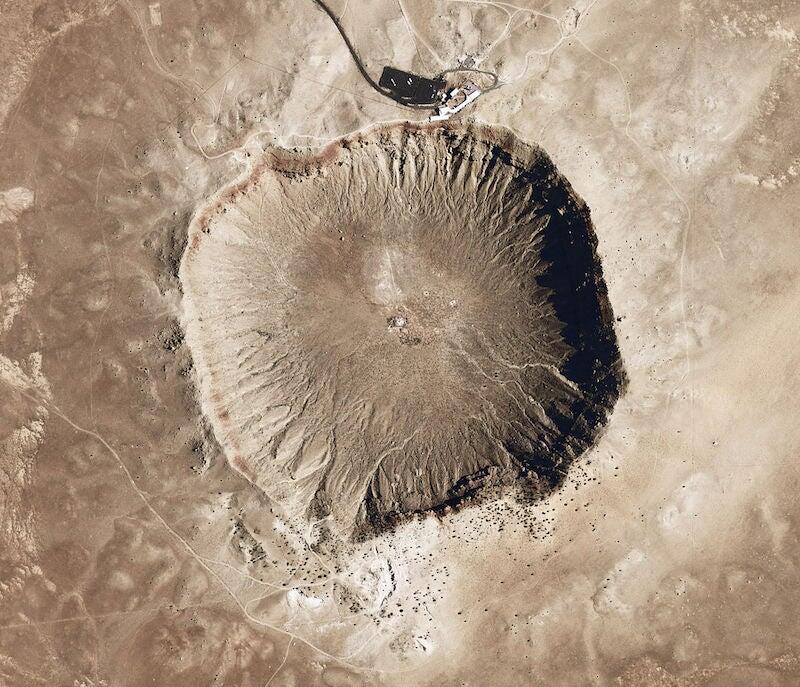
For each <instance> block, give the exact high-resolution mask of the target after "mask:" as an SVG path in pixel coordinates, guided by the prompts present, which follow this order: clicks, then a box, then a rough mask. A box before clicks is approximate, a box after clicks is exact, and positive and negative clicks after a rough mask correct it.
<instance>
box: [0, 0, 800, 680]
mask: <svg viewBox="0 0 800 687" xmlns="http://www.w3.org/2000/svg"><path fill="white" fill-rule="evenodd" d="M74 4H75V3H61V2H56V1H53V2H46V3H41V4H37V3H35V2H34V3H30V5H31V6H30V7H29V6H28V4H25V3H19V6H13V7H11V9H10V10H9V11H8V12H5V11H4V13H3V20H2V24H0V30H2V33H3V37H4V39H6V38H7V39H8V42H7V43H5V42H4V44H3V46H2V48H0V69H2V73H3V78H4V82H5V83H8V84H9V88H8V89H7V90H6V91H5V92H4V94H3V101H2V103H0V105H1V107H0V117H2V123H1V124H0V239H2V240H1V241H0V304H1V305H0V388H2V395H0V466H2V471H1V472H0V487H1V490H0V522H1V523H2V527H0V616H2V617H0V683H2V684H8V685H14V686H16V685H19V686H23V685H24V686H28V685H39V684H41V685H70V686H74V685H80V686H82V687H97V686H100V685H108V686H111V685H113V686H115V687H116V686H117V685H145V684H147V685H152V684H158V685H161V684H163V685H182V684H187V685H189V684H191V685H257V686H259V687H267V686H268V685H270V686H272V687H277V686H279V685H283V686H289V685H296V686H298V687H300V686H303V687H305V686H306V685H309V686H310V685H327V686H328V687H335V686H338V685H420V686H425V685H434V684H436V685H447V686H448V687H449V686H450V685H454V686H455V685H464V686H466V685H471V686H476V687H477V686H484V685H491V686H495V685H496V686H498V687H501V686H502V687H505V686H506V685H521V684H523V685H543V686H552V685H558V686H560V685H565V686H566V685H632V686H650V685H669V686H672V685H692V686H694V685H714V686H720V687H722V686H728V685H737V686H738V685H741V686H751V685H757V686H760V685H766V686H770V687H771V686H773V685H775V686H778V685H785V686H789V685H796V684H798V683H799V682H800V663H799V662H798V661H799V657H800V653H799V652H800V647H798V638H799V637H800V627H798V620H797V617H798V614H797V610H798V607H799V606H800V598H798V589H797V579H798V564H800V560H798V558H799V557H800V554H798V541H797V538H798V534H797V532H798V530H797V527H798V518H799V517H800V507H798V505H797V500H796V498H795V493H796V491H797V487H798V484H797V481H798V468H797V463H796V454H797V450H798V445H799V444H800V430H798V426H797V422H796V417H797V414H798V410H800V408H798V401H797V399H796V394H795V388H796V387H797V385H798V384H800V365H799V364H798V363H799V362H800V361H799V360H798V352H797V346H796V345H795V342H796V340H797V338H798V334H800V331H799V330H800V320H798V318H797V315H796V313H797V310H798V303H799V302H800V279H799V278H798V277H799V272H798V261H797V250H798V248H800V238H799V236H800V235H799V234H798V232H797V220H796V206H797V201H796V197H797V183H798V182H797V176H798V172H800V166H799V165H800V142H798V140H797V138H796V136H795V131H796V128H797V115H796V112H797V111H798V105H799V104H800V100H799V99H800V87H798V83H799V82H798V71H799V68H800V47H799V46H800V44H799V43H798V37H797V35H796V31H797V30H798V21H799V20H800V7H798V6H797V4H796V3H792V2H784V3H776V4H770V5H767V4H766V3H761V2H744V1H742V2H732V3H724V2H712V3H705V2H699V1H698V2H692V1H689V0H687V1H686V2H680V3H664V2H650V3H647V2H635V3H630V2H621V1H613V0H610V1H604V0H596V1H595V2H592V3H581V4H579V5H577V6H576V7H574V8H570V7H569V6H568V5H567V4H566V3H560V2H552V3H548V4H534V3H530V4H523V3H522V0H520V4H519V5H513V4H509V3H504V2H479V1H475V2H473V1H461V0H435V1H431V0H425V1H423V0H402V1H401V2H389V1H388V0H369V1H364V2H356V0H349V1H348V0H338V2H337V3H336V8H337V9H338V11H339V12H340V14H341V16H342V18H343V19H342V21H343V24H344V25H345V26H346V27H347V29H348V30H349V31H350V32H351V36H352V40H353V42H354V44H355V45H357V46H358V49H359V50H360V52H361V54H362V56H363V58H364V61H365V63H366V65H367V67H368V68H370V69H371V70H372V72H373V73H378V72H379V70H380V68H381V66H382V65H384V64H387V63H392V64H395V65H396V66H400V67H404V68H408V69H414V70H418V71H419V72H421V73H425V74H431V73H433V72H436V71H439V70H441V69H445V68H448V67H453V66H456V64H457V63H458V61H459V60H461V59H463V58H464V57H465V56H471V57H472V58H473V59H474V60H475V62H476V65H477V66H478V67H480V68H482V69H487V70H491V71H495V72H497V73H498V75H499V77H500V80H501V82H502V83H503V85H502V87H500V88H498V89H496V90H494V91H492V92H491V93H488V94H486V95H485V96H484V97H482V98H480V99H479V100H478V101H477V103H476V104H475V106H474V107H472V108H471V109H469V110H467V111H465V113H464V116H468V117H471V118H474V119H475V120H476V121H479V122H485V123H488V124H501V125H504V126H507V127H510V128H512V129H513V130H514V131H515V132H516V133H517V135H518V136H520V137H521V138H523V139H525V140H529V141H531V142H533V143H536V144H538V145H540V146H542V147H543V148H544V150H546V151H547V153H548V154H549V155H550V156H551V158H552V159H553V160H554V162H555V164H556V165H557V167H558V169H559V170H560V172H561V173H563V174H564V176H565V177H566V178H567V179H568V180H569V181H570V183H571V184H572V185H573V187H574V189H575V190H576V192H577V193H578V194H579V195H580V196H581V197H582V198H583V200H585V201H586V203H587V204H588V206H589V208H590V209H591V211H592V218H593V221H594V225H595V229H596V232H597V235H598V240H599V253H600V256H601V258H602V261H603V272H604V277H605V281H606V283H607V285H608V290H609V297H610V301H611V303H612V305H613V308H614V313H615V315H616V317H617V321H616V326H617V335H618V338H619V342H620V349H621V353H622V358H623V361H624V363H625V366H626V371H627V373H628V377H629V386H628V389H627V392H626V394H625V395H624V396H623V397H622V398H621V399H620V401H619V402H618V404H617V406H616V409H615V411H614V414H613V416H612V417H611V420H610V422H609V423H608V425H607V428H606V432H605V434H604V435H603V437H602V439H601V440H600V441H599V443H598V444H597V445H596V446H595V448H594V449H593V450H592V451H591V452H590V453H589V454H587V455H586V456H584V459H583V463H582V465H581V467H580V469H577V470H575V471H574V474H573V477H572V479H571V480H570V481H569V482H568V484H567V485H566V486H565V487H564V489H563V490H562V491H560V492H559V493H558V494H556V495H554V496H553V497H551V498H550V499H548V500H547V501H545V502H542V503H539V504H536V505H534V506H524V507H523V506H520V505H519V504H516V503H514V502H513V501H496V502H493V503H489V504H486V505H484V506H481V507H480V508H471V509H466V510H464V511H462V512H460V513H458V514H455V515H453V516H450V517H447V518H445V519H443V520H434V519H427V520H424V521H420V522H417V523H411V524H409V525H407V526H405V527H403V528H401V529H399V530H398V531H397V532H396V533H394V534H392V535H391V536H387V537H385V538H381V539H379V540H376V541H373V542H370V543H368V544H364V545H359V546H355V545H347V546H345V545H343V544H340V543H337V542H335V541H327V540H325V539H323V538H321V537H320V533H319V528H317V527H315V525H313V524H312V525H310V526H309V527H308V528H307V529H300V528H298V527H297V526H296V524H293V523H289V522H287V521H286V520H285V519H284V518H283V517H282V514H281V512H280V511H279V509H276V508H275V507H274V504H272V503H271V502H270V501H269V500H268V499H267V498H266V497H265V496H264V495H263V494H262V493H261V492H259V490H258V489H256V488H254V487H253V485H251V484H250V483H248V482H247V481H246V480H245V479H243V478H242V477H241V476H240V475H239V474H237V473H236V472H235V471H233V470H231V469H230V467H229V466H228V463H227V461H226V460H225V457H224V456H223V455H221V453H220V449H219V447H218V444H217V443H216V440H215V438H214V436H213V432H212V431H211V428H210V427H209V424H208V422H207V421H206V420H205V419H204V418H203V415H202V413H201V411H200V409H199V407H198V405H197V402H196V393H195V389H196V386H197V383H198V381H197V379H196V371H195V369H194V367H193V364H192V358H191V354H190V351H189V350H188V348H187V346H186V345H185V342H184V340H183V335H182V331H181V329H180V326H179V323H180V321H181V317H182V315H183V309H182V293H181V287H180V282H179V279H178V264H179V262H180V259H181V255H182V253H183V249H184V247H185V241H186V230H187V227H188V225H189V222H190V220H191V218H192V216H193V214H194V211H195V208H197V207H199V206H200V205H201V204H203V203H204V202H205V201H206V200H207V199H208V198H209V197H210V196H211V195H212V194H213V193H214V192H215V191H216V190H218V189H219V188H220V187H222V186H223V185H225V184H227V183H229V182H230V181H231V180H233V179H235V178H236V177H237V176H239V175H241V174H243V173H246V171H247V169H248V165H250V164H251V163H252V161H253V160H254V159H257V157H258V155H259V154H260V153H262V152H263V148H264V147H267V146H270V145H281V146H285V147H297V146H302V145H320V144H323V143H324V142H327V141H329V140H331V139H332V138H335V137H337V136H340V135H343V134H346V133H348V132H351V131H355V130H358V129H361V128H363V127H366V126H369V125H372V124H375V123H377V122H388V121H395V120H398V119H407V118H410V119H419V118H423V117H424V116H425V113H424V112H416V111H407V110H404V109H403V108H401V107H400V106H398V105H396V104H395V103H393V102H391V101H388V100H386V99H383V98H382V97H381V96H380V95H379V94H378V93H376V92H374V91H372V90H370V89H369V88H368V87H367V86H366V84H365V83H364V82H363V79H361V77H360V76H359V74H358V72H357V71H356V70H355V68H354V67H353V64H352V61H351V58H350V55H349V53H348V52H347V50H346V48H345V47H344V45H343V43H342V41H341V38H340V37H339V35H338V34H337V33H336V31H335V30H334V29H333V27H332V26H331V25H330V22H329V21H328V20H327V18H326V17H325V15H323V14H322V13H321V12H320V11H319V10H317V9H316V8H315V7H314V5H313V3H312V2H301V0H291V1H289V0H287V1H285V2H279V1H278V0H274V1H270V2H243V3H240V4H237V6H235V7H234V6H232V4H231V3H223V2H202V3H201V2H197V3H193V2H187V1H185V0H175V1H173V2H166V1H165V2H161V3H143V2H135V1H133V0H121V1H120V2H109V3H91V4H89V3H82V4H79V5H78V6H74V7H73V6H72V5H74ZM332 4H333V3H332Z"/></svg>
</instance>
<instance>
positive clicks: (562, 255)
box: [180, 123, 624, 536]
mask: <svg viewBox="0 0 800 687" xmlns="http://www.w3.org/2000/svg"><path fill="white" fill-rule="evenodd" d="M595 248H596V239H595V236H594V232H593V228H592V225H591V222H590V218H589V212H588V210H587V208H586V206H585V204H584V203H583V202H582V201H581V200H580V199H579V198H578V197H577V196H576V195H575V193H574V192H573V191H572V190H571V188H570V186H569V184H568V183H567V182H566V180H565V179H564V178H563V177H562V176H561V175H560V174H559V173H558V172H557V170H556V169H555V167H554V165H553V163H552V162H551V161H550V159H549V158H548V157H547V156H546V155H545V154H544V153H543V152H542V151H541V150H540V149H538V148H536V147H533V146H531V145H528V144H525V143H523V142H521V141H520V140H519V139H517V138H516V137H515V136H514V135H513V134H511V133H510V132H509V131H507V130H505V129H497V128H493V127H485V126H470V125H459V124H448V125H446V126H440V125H436V126H434V125H427V124H424V125H412V124H408V123H403V124H395V125H388V126H381V127H375V128H371V129H368V130H365V131H362V132H359V133H356V134H353V135H350V136H347V137H345V138H344V139H341V140H338V141H336V142H334V143H331V144H329V145H327V146H326V147H325V148H323V149H320V150H311V151H308V150H306V151H301V152H296V151H295V152H291V151H285V150H277V151H276V150H271V151H268V152H266V153H264V158H263V159H262V160H261V161H259V162H258V163H257V164H256V165H255V166H254V169H253V170H252V172H251V173H250V174H249V175H248V176H247V178H244V179H241V180H239V181H237V182H236V183H234V184H232V185H231V186H229V187H227V188H225V189H223V190H222V191H220V193H219V194H218V195H217V196H216V197H214V198H213V199H212V200H211V201H210V202H209V204H208V205H207V206H206V207H204V208H202V209H201V210H200V211H199V212H198V214H197V216H196V217H195V218H194V220H193V221H192V223H191V226H190V228H189V240H188V243H187V248H186V252H185V253H184V256H183V261H182V265H181V271H180V275H181V280H182V283H183V288H184V294H185V298H184V304H185V321H184V327H185V330H186V337H187V341H188V343H189V346H190V348H191V351H192V355H193V357H194V359H195V364H196V369H197V375H198V379H199V383H200V395H201V401H202V404H203V408H204V411H205V412H206V413H207V414H208V415H209V417H210V419H211V422H212V424H213V427H214V430H215V433H216V435H217V438H218V439H219V441H220V443H221V444H222V446H223V448H224V450H225V453H226V455H227V457H228V460H229V461H230V462H231V464H232V465H233V466H234V467H235V468H236V469H237V470H239V471H240V472H241V473H243V474H244V475H245V476H246V477H247V478H248V479H250V480H251V481H252V482H253V483H255V484H256V485H257V486H258V487H260V488H261V489H263V490H264V491H265V492H266V493H267V494H268V495H269V496H270V497H272V498H273V499H276V500H277V501H278V502H279V503H280V504H281V505H282V506H284V507H285V508H287V509H288V510H289V512H290V513H292V514H294V515H298V516H304V515H306V516H312V515H313V517H315V518H319V517H323V516H325V515H330V516H331V517H330V521H331V523H332V524H333V527H334V529H335V530H336V531H337V532H339V533H340V534H341V535H344V536H348V535H353V534H354V533H357V534H365V533H372V532H376V531H380V530H382V529H384V528H386V527H388V526H391V525H392V524H393V523H394V522H395V521H396V520H397V519H398V518H400V517H402V516H403V515H406V514H409V513H413V512H418V511H425V510H431V509H441V508H443V507H446V506H448V505H454V504H457V503H459V502H461V501H463V500H464V499H466V498H469V497H471V496H472V495H474V494H476V493H479V492H483V493H485V492H486V490H490V489H492V488H502V487H504V486H512V485H515V486H522V487H523V488H524V489H527V490H529V491H531V492H533V493H534V494H537V493H545V492H547V491H548V490H550V489H552V488H554V486H555V485H557V484H558V483H559V482H560V481H561V480H562V479H563V476H564V474H565V472H566V469H567V468H568V466H569V464H570V463H571V462H572V461H574V460H575V458H576V457H578V456H579V455H580V454H581V453H582V452H584V451H585V450H586V448H587V447H588V446H590V444H591V442H592V441H593V440H594V438H595V437H596V435H597V432H598V430H599V428H600V426H601V425H602V424H603V423H604V422H605V420H606V418H607V416H608V413H609V412H610V410H611V408H612V407H613V405H614V403H615V402H616V400H617V398H618V396H619V394H620V391H621V389H622V386H623V383H624V373H623V370H622V365H621V362H620V358H619V351H618V349H617V345H616V338H615V334H614V329H613V317H612V312H611V308H610V306H609V303H608V299H607V293H606V288H605V285H604V283H603V279H602V275H601V269H600V262H599V259H598V257H597V255H596V251H595Z"/></svg>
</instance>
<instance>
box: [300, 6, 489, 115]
mask: <svg viewBox="0 0 800 687" xmlns="http://www.w3.org/2000/svg"><path fill="white" fill-rule="evenodd" d="M313 1H314V2H315V3H316V4H317V6H318V7H319V8H320V9H321V10H322V11H323V12H325V14H327V15H328V16H329V17H330V19H331V21H332V22H333V24H334V26H336V30H337V31H338V32H339V35H340V36H341V37H342V40H343V41H344V44H345V45H346V46H347V49H348V50H349V51H350V55H351V56H352V57H353V61H354V62H355V63H356V67H357V68H358V71H359V72H360V73H361V76H363V77H364V80H365V81H366V82H367V83H368V84H369V85H370V86H371V87H372V88H373V89H374V90H376V91H377V92H378V93H380V94H381V95H382V96H384V97H386V98H389V99H390V100H394V102H396V103H397V104H398V105H402V106H403V107H408V108H411V109H415V110H419V109H429V108H431V107H433V106H434V105H436V104H437V102H436V101H431V102H430V103H409V102H407V101H406V100H403V99H402V98H400V97H399V96H397V95H395V94H394V93H392V92H391V91H390V90H389V89H387V88H383V87H382V86H381V85H380V84H379V83H378V82H377V81H375V79H373V78H372V76H370V73H369V72H368V71H367V68H366V67H365V66H364V63H363V62H362V61H361V57H360V56H359V54H358V51H357V50H356V49H355V46H354V45H353V44H352V43H351V42H350V39H349V38H348V36H347V33H346V32H345V30H344V27H343V26H342V24H341V22H340V21H339V17H337V16H336V14H334V12H333V10H332V9H331V8H330V7H328V4H327V3H326V2H325V0H313ZM454 72H473V73H476V74H486V75H488V76H490V77H492V79H494V82H493V83H492V85H491V86H489V87H488V88H484V89H482V90H483V92H484V93H485V92H487V91H491V90H494V89H495V88H498V87H499V86H500V82H499V79H498V77H497V74H495V73H494V72H488V71H483V70H481V69H470V68H467V67H461V68H456V69H445V70H444V71H443V72H441V73H439V74H437V75H436V77H434V78H437V79H438V78H441V77H443V76H444V75H445V74H451V73H454Z"/></svg>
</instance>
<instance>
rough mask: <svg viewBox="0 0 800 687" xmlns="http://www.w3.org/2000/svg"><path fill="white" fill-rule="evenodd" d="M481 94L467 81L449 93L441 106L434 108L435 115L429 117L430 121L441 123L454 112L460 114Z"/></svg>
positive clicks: (478, 89)
mask: <svg viewBox="0 0 800 687" xmlns="http://www.w3.org/2000/svg"><path fill="white" fill-rule="evenodd" d="M481 93H482V91H481V89H480V88H478V87H477V86H476V85H475V84H474V83H472V81H467V83H465V84H464V85H463V86H462V87H461V88H454V89H453V90H452V91H450V93H449V95H448V97H447V99H446V100H445V102H444V104H443V105H440V106H439V107H437V108H436V114H432V115H431V116H430V121H432V122H441V121H443V120H445V119H450V117H452V116H453V115H454V114H455V113H456V112H461V110H463V109H464V108H465V107H466V106H467V105H469V104H470V103H471V102H473V101H474V100H476V99H477V98H478V96H479V95H480V94H481Z"/></svg>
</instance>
